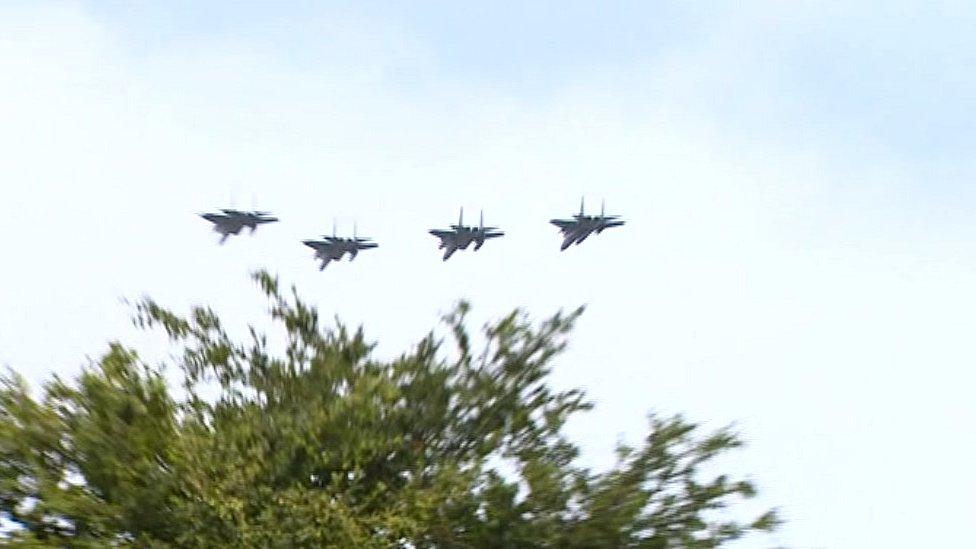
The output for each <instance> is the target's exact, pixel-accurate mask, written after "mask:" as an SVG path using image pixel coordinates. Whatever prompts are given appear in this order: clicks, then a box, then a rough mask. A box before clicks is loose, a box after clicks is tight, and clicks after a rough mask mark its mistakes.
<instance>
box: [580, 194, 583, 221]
mask: <svg viewBox="0 0 976 549" xmlns="http://www.w3.org/2000/svg"><path fill="white" fill-rule="evenodd" d="M583 199H584V197H582V196H581V197H580V217H583Z"/></svg>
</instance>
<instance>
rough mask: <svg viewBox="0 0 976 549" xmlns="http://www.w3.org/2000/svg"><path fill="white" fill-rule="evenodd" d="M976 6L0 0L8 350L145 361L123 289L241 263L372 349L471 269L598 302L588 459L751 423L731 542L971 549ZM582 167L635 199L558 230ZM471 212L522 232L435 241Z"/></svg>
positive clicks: (202, 291)
mask: <svg viewBox="0 0 976 549" xmlns="http://www.w3.org/2000/svg"><path fill="white" fill-rule="evenodd" d="M527 4H528V5H529V6H527ZM974 27H976V7H973V6H972V5H971V3H970V2H963V1H955V2H953V1H944V2H926V3H921V2H916V3H908V2H839V1H837V2H833V1H823V2H813V1H809V2H788V3H787V2H772V1H768V2H762V1H754V2H735V3H731V2H730V3H717V2H715V3H708V6H707V7H706V6H704V4H703V3H691V2H630V3H623V2H617V3H613V2H599V3H598V2H531V3H529V2H507V3H501V2H492V3H488V2H477V3H476V2H464V3H462V2H426V3H416V2H414V3H410V5H409V6H407V5H406V3H403V4H401V3H394V2H389V3H387V2H334V3H324V2H267V3H258V2H226V3H224V2H206V3H204V2H189V1H186V2H175V1H174V2H121V1H118V2H115V1H113V2H70V1H66V2H35V1H31V2H18V1H14V2H10V1H8V2H5V3H0V150H3V151H4V154H3V155H0V181H2V185H3V187H2V188H3V191H4V192H3V193H2V195H0V201H2V202H0V203H2V204H4V206H6V207H5V210H6V214H5V215H4V216H0V234H2V235H6V237H5V238H0V242H2V244H3V249H4V255H3V258H4V263H5V264H6V265H8V268H6V269H4V270H2V271H0V304H2V307H0V363H4V364H9V365H10V366H12V367H14V368H16V369H19V370H21V371H25V372H27V373H28V374H29V375H30V376H31V377H32V379H35V380H40V379H42V378H43V377H44V376H45V375H46V374H47V373H48V372H51V371H58V372H63V373H70V372H72V371H75V370H76V369H77V367H78V366H79V364H81V363H82V362H83V361H84V357H85V356H86V355H97V354H98V353H100V352H101V351H102V350H103V349H104V348H105V342H106V341H108V340H109V339H112V338H122V339H123V340H125V341H127V342H131V343H133V344H136V345H138V346H139V348H140V349H143V350H144V352H145V354H146V356H148V357H156V355H157V354H159V353H160V350H161V345H160V342H159V341H158V340H156V339H153V338H147V337H145V336H144V335H140V334H138V333H136V332H134V331H133V329H132V328H131V327H130V326H129V322H128V315H129V311H128V310H127V309H126V308H125V307H124V306H123V305H121V304H120V302H119V299H120V298H122V297H127V298H137V297H138V296H140V295H142V294H144V293H148V294H150V295H152V296H154V297H156V298H158V299H159V300H160V301H162V302H164V303H169V304H172V305H173V306H175V307H186V306H188V305H190V304H195V303H209V304H212V305H214V306H215V308H216V309H217V310H218V311H223V312H225V313H226V314H227V315H228V316H229V317H230V318H233V319H236V320H238V321H239V322H241V323H243V322H244V321H245V320H247V319H250V318H252V317H254V316H257V315H259V314H260V313H261V311H262V309H263V304H262V302H261V301H260V300H259V299H257V295H256V293H255V292H254V291H253V290H252V285H251V283H250V282H249V280H248V278H247V273H248V272H249V271H250V270H252V269H254V268H257V267H268V268H270V269H271V270H272V271H275V272H277V273H279V274H280V275H281V277H282V278H283V279H284V280H285V281H287V282H295V283H297V284H298V285H299V287H300V288H301V289H302V290H304V292H305V293H306V294H307V295H309V296H310V297H311V298H312V299H313V300H314V301H316V302H317V303H318V304H319V305H320V306H321V307H322V308H323V309H324V310H325V311H326V312H327V313H330V312H335V313H337V314H339V315H340V316H341V317H343V318H345V319H347V320H348V321H350V322H353V323H358V322H363V323H365V324H366V326H367V329H368V330H369V332H370V333H371V334H372V335H373V336H374V337H376V338H378V339H380V347H379V352H381V353H389V354H392V353H397V352H399V351H400V350H402V349H403V348H405V347H406V346H407V345H409V344H410V343H411V342H413V341H415V340H416V339H418V338H419V337H421V336H422V335H423V333H424V331H425V329H426V328H427V327H429V326H432V325H433V324H434V323H435V322H436V321H437V318H438V316H439V313H440V312H443V311H445V310H446V309H447V308H449V307H450V305H451V303H452V302H453V301H454V300H455V299H457V298H459V297H462V296H463V297H467V298H470V299H471V300H472V302H473V304H474V306H475V311H476V315H475V316H476V318H477V319H487V318H492V317H495V316H498V315H499V314H502V313H503V312H506V311H507V310H508V309H510V308H511V307H514V306H526V307H527V308H528V310H529V311H530V312H531V313H533V314H534V315H536V316H537V317H541V316H543V315H546V314H548V313H550V312H552V311H554V310H555V309H557V308H559V307H573V306H576V305H578V304H580V303H586V304H588V306H589V310H588V312H587V313H586V315H585V317H584V319H583V320H582V322H581V323H580V325H579V329H578V332H577V334H576V337H575V338H574V340H573V343H572V345H571V347H570V349H569V351H568V352H567V354H566V355H565V356H564V357H563V358H562V359H560V361H559V365H558V368H557V370H556V373H555V382H556V383H558V384H560V385H561V386H582V387H584V388H585V389H586V390H587V391H588V392H589V394H590V395H591V396H592V397H593V398H594V399H595V400H596V401H597V409H596V410H595V411H594V412H592V413H591V414H589V415H588V416H587V417H586V418H582V419H580V420H579V421H577V422H575V423H574V424H573V425H571V429H572V431H573V434H574V435H575V436H576V437H577V438H578V439H579V440H581V441H582V442H583V445H584V448H585V450H586V454H585V459H586V460H587V462H588V463H592V464H594V465H597V466H600V465H602V464H605V463H606V461H607V459H609V449H610V448H611V446H612V444H613V443H614V441H616V440H617V439H618V438H620V437H622V438H625V439H628V440H631V441H634V440H635V439H636V437H638V436H640V434H641V433H642V432H643V427H644V424H643V414H644V413H645V412H646V411H647V410H649V409H652V408H653V409H656V410H658V411H660V412H663V413H674V412H682V413H685V414H687V415H688V416H689V417H691V418H692V419H695V420H700V421H704V422H707V423H708V424H709V425H710V426H720V425H724V424H726V423H729V422H736V423H737V425H738V426H739V428H740V429H741V431H742V432H743V434H744V436H745V437H746V438H747V439H748V440H749V442H750V446H749V447H748V448H747V449H746V450H744V451H743V452H740V453H739V454H738V455H737V456H735V457H734V458H731V459H730V461H729V462H728V464H727V465H728V467H730V468H734V469H735V470H737V471H742V472H745V473H748V474H749V475H751V476H752V477H753V478H754V479H755V480H756V481H757V482H758V484H759V486H760V488H761V490H762V491H761V496H760V498H759V499H760V501H759V503H760V504H761V505H778V506H781V508H782V510H783V512H784V515H785V516H786V517H787V519H788V520H789V523H788V524H787V525H786V526H785V527H784V529H783V531H782V532H781V533H779V534H777V535H776V536H773V537H772V538H771V539H770V538H767V539H761V540H760V539H756V540H749V541H746V542H743V543H742V544H741V545H740V546H741V547H768V546H772V545H776V544H780V545H787V546H791V547H797V548H812V547H828V548H844V547H852V548H861V547H919V546H932V547H946V546H957V545H959V543H960V541H961V540H964V539H968V536H969V532H968V530H969V521H970V520H971V518H972V516H973V514H974V511H976V509H974V505H973V503H972V497H971V494H972V493H974V491H976V473H974V471H973V468H972V463H974V462H976V443H974V442H973V438H972V429H971V428H970V425H972V423H973V421H974V420H976V406H974V405H973V404H972V402H971V401H972V398H971V387H972V386H973V381H974V376H973V375H972V373H971V372H972V366H973V364H974V359H976V350H974V348H973V346H972V344H971V341H972V339H973V333H974V329H976V312H974V311H976V284H974V282H973V280H974V277H973V274H974V268H976V252H974V248H973V242H974V241H976V222H974V221H973V219H974V215H973V213H974V210H976V187H974V186H973V185H972V181H973V179H974V176H976V161H974V157H973V154H972V153H973V147H974V145H976V134H974V132H976V130H974V128H976V120H974V118H976V115H974V112H976V109H974V107H976V105H974V97H976V71H973V70H972V67H973V66H976V59H974V57H976V33H973V32H972V29H973V28H974ZM582 194H586V195H587V198H588V200H589V202H588V203H589V204H590V205H592V206H597V205H598V203H599V201H600V199H601V198H606V200H607V206H608V209H609V210H611V211H612V212H614V213H620V214H622V215H624V216H625V217H626V218H627V219H628V220H629V223H628V225H627V226H626V227H624V228H623V229H620V230H618V231H608V232H606V233H603V234H602V235H600V236H599V237H597V238H594V239H592V240H588V241H587V242H586V243H585V244H584V245H583V246H580V247H578V248H574V249H572V250H570V251H567V252H565V253H560V252H559V251H558V244H559V242H558V241H559V239H558V236H557V234H556V231H555V229H554V228H553V227H551V226H548V225H547V223H546V220H548V219H549V218H551V217H555V216H560V215H567V214H569V213H571V212H573V211H574V210H575V208H576V207H577V206H578V200H579V196H580V195H582ZM252 201H253V202H254V204H255V205H256V206H258V207H260V208H262V209H270V210H272V211H274V212H275V213H276V214H278V215H279V216H280V217H281V218H282V219H283V222H282V223H280V224H277V225H276V226H270V227H266V228H262V229H261V230H259V231H258V233H257V235H256V236H255V237H253V238H251V237H246V236H245V237H242V238H239V239H232V240H231V241H230V242H228V244H227V245H226V246H224V247H216V246H215V241H216V237H215V235H214V234H213V233H211V232H210V231H209V229H208V227H207V226H206V224H205V222H203V221H202V220H200V219H199V218H196V217H195V214H196V213H197V212H200V211H204V210H207V209H211V208H215V207H221V206H224V205H227V203H228V202H233V203H234V204H233V205H236V206H239V207H251V205H252ZM461 205H464V206H465V207H466V209H467V210H468V211H469V212H476V211H477V209H478V208H481V207H484V208H485V211H486V220H487V221H489V222H490V223H491V224H493V225H496V224H497V225H500V226H501V227H502V228H503V229H504V230H505V231H506V232H507V233H508V236H506V237H505V238H504V239H501V240H499V241H496V242H491V243H489V244H487V245H486V246H485V248H483V249H482V250H481V251H479V252H478V253H477V254H472V253H467V254H464V253H459V254H458V255H456V256H455V258H453V259H452V260H451V261H450V262H448V263H446V264H443V263H441V262H440V257H439V253H438V251H437V249H436V242H435V241H434V240H433V239H432V238H431V237H430V236H429V235H427V234H426V233H425V230H426V229H427V228H430V227H433V226H439V225H443V224H446V223H449V222H451V221H452V220H453V219H454V218H455V217H456V211H457V208H458V206H461ZM333 218H337V219H338V222H339V224H340V230H342V229H346V230H348V229H350V228H351V225H352V223H353V221H357V222H358V224H359V228H360V232H361V233H363V234H368V235H369V236H373V237H375V238H377V240H378V241H379V242H380V245H381V248H380V249H379V250H377V251H375V252H374V253H369V252H367V253H364V254H362V255H361V256H360V258H359V259H357V260H356V262H355V263H352V264H346V263H343V264H337V265H333V266H330V267H329V269H328V270H327V271H326V272H325V273H319V272H318V271H317V270H316V268H315V263H314V262H313V261H312V259H311V257H309V255H310V254H308V253H306V250H305V249H304V248H303V247H302V246H301V245H300V244H299V243H298V241H299V240H300V239H302V238H307V237H310V236H315V235H316V234H320V233H321V232H323V231H326V230H329V229H330V228H331V225H332V220H333ZM9 266H12V267H9ZM252 296H253V297H252ZM240 328H241V329H242V328H243V324H242V325H241V326H240ZM156 358H162V356H161V355H160V356H159V357H156Z"/></svg>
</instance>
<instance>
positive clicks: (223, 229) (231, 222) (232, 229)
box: [214, 219, 244, 234]
mask: <svg viewBox="0 0 976 549" xmlns="http://www.w3.org/2000/svg"><path fill="white" fill-rule="evenodd" d="M243 228H244V224H243V223H241V222H240V221H237V220H236V219H222V220H218V221H215V222H214V230H215V231H217V232H219V233H221V234H238V233H240V232H241V229H243Z"/></svg>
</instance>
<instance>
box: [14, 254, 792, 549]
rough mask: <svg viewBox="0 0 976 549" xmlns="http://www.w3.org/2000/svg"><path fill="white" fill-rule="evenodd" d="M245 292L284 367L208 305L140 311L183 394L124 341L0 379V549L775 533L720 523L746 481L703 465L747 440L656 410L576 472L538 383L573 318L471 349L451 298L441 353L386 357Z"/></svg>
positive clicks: (665, 538)
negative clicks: (77, 361) (41, 379)
mask: <svg viewBox="0 0 976 549" xmlns="http://www.w3.org/2000/svg"><path fill="white" fill-rule="evenodd" d="M255 279H256V281H257V282H258V284H259V285H260V287H261V289H262V290H263V292H264V294H265V295H266V296H267V297H268V298H269V300H270V303H271V308H270V313H271V316H272V318H273V319H274V321H275V322H276V324H280V325H281V327H283V329H284V334H285V336H286V340H285V341H286V344H285V345H284V347H283V349H281V350H280V351H279V353H278V354H277V355H275V354H274V353H272V351H271V350H270V349H269V344H268V340H267V337H266V336H265V335H261V334H259V333H257V331H256V330H254V329H253V328H252V329H251V330H250V334H251V335H250V339H249V341H246V342H244V343H240V342H235V341H232V340H231V338H230V337H229V336H228V334H227V333H226V332H225V330H224V328H223V326H222V324H221V321H220V319H219V318H218V317H217V316H216V315H215V314H214V313H213V312H212V311H210V310H209V309H206V308H197V309H195V310H193V311H192V313H191V314H190V315H189V316H187V317H182V316H179V315H177V314H175V313H173V312H171V311H169V310H167V309H165V308H163V307H161V306H159V305H157V304H156V303H155V302H153V301H151V300H146V301H144V302H142V303H141V304H139V305H138V306H137V315H136V322H137V324H139V325H140V326H143V327H144V328H146V329H158V328H161V329H162V330H165V332H166V334H167V335H168V337H169V339H170V340H171V342H172V344H173V346H174V347H175V348H176V349H178V353H179V354H178V356H179V358H178V359H177V362H178V363H179V367H180V370H181V372H182V374H183V379H184V388H185V391H184V392H185V395H186V396H185V397H181V398H179V399H177V398H175V397H174V393H173V392H172V391H171V390H170V388H168V386H167V383H166V381H165V379H164V378H163V376H162V374H161V372H160V371H159V369H154V368H151V367H148V366H146V365H144V364H143V363H141V362H140V360H139V358H138V356H137V355H136V353H134V352H133V351H131V350H129V349H126V348H124V347H123V346H121V345H119V344H114V345H112V346H111V348H110V350H109V352H108V353H107V354H106V355H105V356H104V357H102V358H101V359H100V360H99V361H98V362H97V363H95V364H93V365H92V366H91V367H89V368H87V369H86V370H85V371H84V372H83V373H82V374H81V375H80V376H79V377H78V378H77V379H76V380H75V381H74V382H70V383H69V382H65V381H63V380H61V379H59V378H57V377H55V378H54V379H53V380H52V381H50V382H48V383H47V384H46V385H45V386H44V391H43V395H42V398H41V399H40V400H37V399H35V398H34V397H32V395H31V393H30V391H29V388H28V387H27V386H26V384H25V383H24V381H23V379H22V378H20V377H18V376H17V375H16V374H14V373H13V372H10V373H8V374H7V375H6V376H3V378H2V380H0V381H2V387H0V516H2V517H3V519H4V520H5V521H7V522H8V523H9V522H13V523H16V525H17V526H18V527H17V528H16V529H15V530H13V531H12V532H10V533H8V534H7V535H6V536H5V538H3V539H0V542H2V543H4V544H6V545H11V546H20V547H64V546H70V547H106V546H123V545H134V546H139V547H322V546H333V547H364V548H368V547H416V548H434V547H439V548H475V547H510V548H535V547H581V548H602V547H607V548H611V547H613V548H616V547H647V548H665V547H688V548H707V547H718V546H720V545H722V544H723V543H724V542H727V541H729V540H733V539H736V538H739V537H741V536H742V535H744V534H745V533H747V532H749V531H750V530H766V531H768V530H772V529H774V528H775V527H776V525H777V523H778V520H777V518H776V515H775V513H773V512H769V513H766V514H763V515H762V516H760V517H758V518H755V519H753V520H750V521H747V522H736V521H734V520H731V519H728V518H727V517H725V515H727V514H728V513H724V512H722V511H721V509H722V508H724V507H726V506H727V505H729V504H733V503H735V502H737V501H739V499H740V498H749V497H752V496H753V495H754V494H755V490H754V488H753V487H752V486H751V485H750V484H749V483H747V482H742V481H733V480H730V479H728V478H727V477H726V476H718V477H717V478H711V477H709V478H707V479H703V478H702V477H703V476H704V474H703V473H702V472H701V471H700V468H701V466H702V465H703V464H705V463H706V462H708V461H709V460H710V459H711V458H713V457H714V456H716V455H717V454H720V453H722V452H724V451H726V450H728V449H731V448H735V447H736V446H738V445H739V444H740V442H739V440H738V439H737V438H736V437H735V436H734V435H733V434H732V433H730V432H728V431H720V432H717V433H714V434H710V435H707V436H698V435H696V427H695V426H694V425H691V424H689V423H687V422H685V421H684V420H683V419H681V418H680V417H675V418H669V419H660V418H657V417H653V416H652V417H651V418H650V433H649V434H648V435H647V437H646V438H645V439H644V440H643V443H642V444H641V445H640V447H637V448H628V447H620V448H618V456H619V460H618V462H617V464H616V466H614V467H613V468H612V469H611V470H610V471H607V472H604V473H599V474H598V473H593V472H590V471H588V470H585V469H582V468H580V467H578V466H576V465H574V460H575V458H576V456H577V452H578V450H577V447H576V446H575V445H574V444H573V443H571V442H570V441H568V440H566V439H565V438H564V436H563V435H562V434H561V429H562V427H563V425H564V423H565V422H566V420H567V418H568V417H569V416H570V415H571V414H573V413H574V412H577V411H581V410H585V409H587V408H589V407H590V404H589V403H587V402H586V401H585V399H584V395H583V394H582V392H580V391H576V390H573V391H566V392H554V391H553V390H552V389H551V388H550V387H549V386H548V385H547V384H546V379H547V376H548V374H549V372H550V367H551V363H552V360H553V358H554V356H556V355H557V354H558V353H559V352H560V351H561V350H562V349H563V348H564V346H565V342H566V337H567V334H568V333H569V331H570V329H571V328H572V326H573V323H574V321H575V320H576V318H577V317H578V316H579V314H580V313H581V310H577V311H575V312H573V313H572V314H568V315H564V314H557V315H555V316H553V317H551V318H549V319H548V320H545V321H544V322H542V323H540V324H538V325H533V324H532V323H531V322H529V320H528V319H527V317H526V316H525V315H524V314H523V313H521V312H519V311H516V312H514V313H512V314H510V315H508V316H507V317H505V318H503V319H501V320H499V321H498V322H495V323H493V324H491V325H489V326H487V327H486V328H485V334H484V335H485V337H484V338H483V339H484V341H485V344H484V347H483V348H481V349H480V350H479V351H473V350H472V348H471V346H472V343H471V342H472V337H471V336H470V334H469V332H468V330H467V328H466V322H465V318H466V314H467V312H468V307H467V305H466V304H464V303H461V304H460V305H459V306H458V307H457V309H456V310H455V311H454V312H453V313H451V314H450V315H448V316H447V317H446V318H445V322H446V324H447V326H448V327H449V328H450V333H451V335H450V336H449V337H448V338H446V342H445V340H442V339H438V338H436V337H435V336H434V334H433V332H431V334H430V335H428V336H427V337H426V338H424V339H423V340H422V341H420V342H419V343H418V344H417V345H416V347H415V348H414V349H412V350H411V351H410V352H408V353H406V354H403V355H402V356H400V357H399V358H398V359H396V360H393V361H389V362H387V361H378V360H375V359H374V358H372V353H371V350H372V345H371V344H370V343H368V342H367V341H366V339H365V337H364V334H363V332H362V331H361V330H357V331H354V332H350V331H349V330H347V328H346V327H345V326H343V325H341V324H339V325H337V326H335V327H326V326H323V325H322V323H321V322H320V321H319V316H318V313H317V311H316V310H315V309H314V308H312V307H310V306H309V305H307V304H306V303H305V302H303V301H302V300H301V299H300V298H299V297H298V295H297V294H296V293H295V291H294V289H292V293H291V294H292V295H291V296H286V295H284V294H283V293H282V292H281V291H280V289H279V284H278V281H277V280H276V279H274V278H272V277H271V276H270V275H268V274H267V273H263V272H262V273H257V274H256V275H255ZM445 346H446V347H447V348H444V347H445ZM479 347H480V346H479ZM448 357H450V358H448ZM218 386H219V394H218V395H216V396H213V397H207V398H205V397H204V396H202V394H203V393H207V392H208V391H209V392H210V393H212V392H213V390H214V389H215V388H216V387H218ZM181 393H183V392H181ZM208 394H209V393H208ZM723 517H724V518H723Z"/></svg>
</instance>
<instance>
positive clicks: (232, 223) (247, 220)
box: [200, 209, 278, 244]
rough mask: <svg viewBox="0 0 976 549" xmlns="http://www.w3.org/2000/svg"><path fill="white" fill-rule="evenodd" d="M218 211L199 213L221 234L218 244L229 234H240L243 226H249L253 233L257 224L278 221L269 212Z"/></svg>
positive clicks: (225, 239)
mask: <svg viewBox="0 0 976 549" xmlns="http://www.w3.org/2000/svg"><path fill="white" fill-rule="evenodd" d="M220 212H221V213H205V214H200V217H202V218H204V219H206V220H207V221H209V222H211V223H213V224H214V231H216V232H218V233H220V235H221V236H220V244H223V243H224V242H226V241H227V237H229V236H230V235H232V234H235V235H236V234H240V232H241V229H243V228H244V227H247V228H249V229H250V232H251V233H252V234H253V233H254V231H255V230H256V229H257V227H258V225H263V224H264V223H274V222H275V221H278V218H277V217H272V216H271V212H258V211H254V212H242V211H240V210H231V209H222V210H220Z"/></svg>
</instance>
